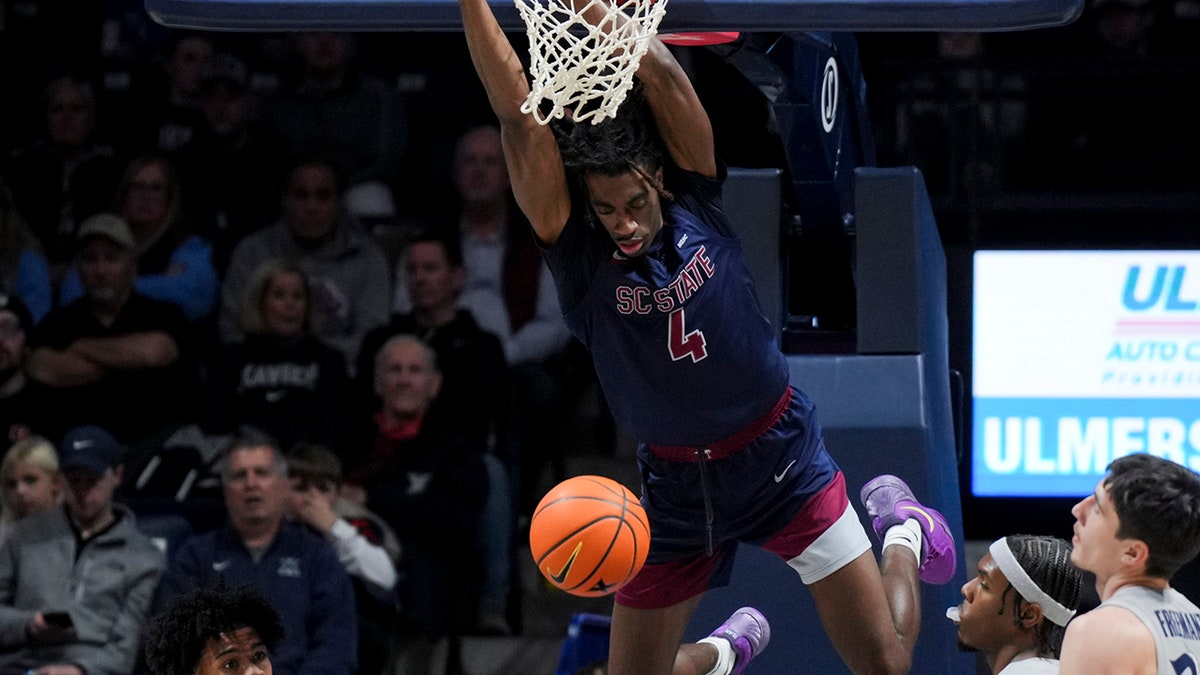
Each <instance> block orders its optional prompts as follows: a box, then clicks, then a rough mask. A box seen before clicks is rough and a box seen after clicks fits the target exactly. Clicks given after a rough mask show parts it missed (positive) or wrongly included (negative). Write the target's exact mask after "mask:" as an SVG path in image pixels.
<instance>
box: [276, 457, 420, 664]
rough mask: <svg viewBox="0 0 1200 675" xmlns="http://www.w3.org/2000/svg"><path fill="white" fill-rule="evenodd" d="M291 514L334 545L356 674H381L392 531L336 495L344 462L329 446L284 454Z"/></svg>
mask: <svg viewBox="0 0 1200 675" xmlns="http://www.w3.org/2000/svg"><path fill="white" fill-rule="evenodd" d="M287 465H288V478H289V479H290V480H291V485H292V500H291V506H290V509H289V513H290V515H291V517H292V519H293V520H295V521H296V522H301V523H305V524H307V525H308V526H309V527H311V528H313V529H314V530H316V531H317V532H318V533H320V534H321V536H323V537H325V540H326V541H328V542H329V543H331V544H333V547H334V549H336V550H337V554H338V559H339V560H341V561H342V565H343V566H344V567H345V568H346V572H347V573H348V574H349V575H350V580H351V582H352V583H353V584H354V599H355V606H356V607H357V610H358V672H359V673H362V674H363V675H368V674H370V675H379V674H380V673H383V671H384V668H385V666H386V665H387V663H388V660H389V655H390V652H391V637H392V633H393V630H394V624H395V616H396V592H395V591H396V580H397V575H396V562H397V561H398V560H399V559H400V542H399V540H397V539H396V535H395V533H393V532H392V528H391V527H389V526H388V524H387V523H385V522H384V521H383V519H381V518H380V517H379V516H377V515H375V514H374V513H371V512H370V511H368V510H367V509H366V508H365V507H364V506H362V505H361V504H359V503H357V502H354V501H351V500H349V499H346V498H345V497H340V496H338V492H339V489H340V488H341V484H342V461H341V460H340V459H339V458H338V456H337V455H335V454H334V453H333V451H332V450H330V449H329V448H327V447H324V446H322V445H316V444H311V443H301V444H299V445H297V446H295V447H293V448H292V449H291V450H290V451H288V454H287Z"/></svg>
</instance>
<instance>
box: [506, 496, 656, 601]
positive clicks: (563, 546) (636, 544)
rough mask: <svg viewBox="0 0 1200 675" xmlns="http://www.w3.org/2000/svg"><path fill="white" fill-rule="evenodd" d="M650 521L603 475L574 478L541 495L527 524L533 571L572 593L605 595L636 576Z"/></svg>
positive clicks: (643, 558) (632, 499) (645, 549)
mask: <svg viewBox="0 0 1200 675" xmlns="http://www.w3.org/2000/svg"><path fill="white" fill-rule="evenodd" d="M649 550H650V522H649V520H648V519H647V518H646V511H645V509H643V508H642V505H641V503H640V502H638V499H637V497H636V496H634V494H633V493H632V492H630V491H629V489H628V488H626V487H625V486H624V485H621V484H620V483H618V482H617V481H615V480H613V479H611V478H606V477H604V476H575V477H574V478H568V479H567V480H564V481H563V482H561V483H559V484H558V485H556V486H554V487H553V488H551V490H550V491H549V492H547V493H546V496H545V497H542V501H541V502H539V503H538V505H537V508H536V509H534V511H533V517H532V519H531V520H530V522H529V551H530V553H532V554H533V560H534V562H535V563H537V568H538V571H540V572H541V573H542V576H544V577H546V580H547V581H549V582H550V583H551V584H554V586H555V587H557V588H559V589H562V590H564V591H566V592H567V593H570V594H572V595H578V596H582V597H598V596H602V595H609V594H610V593H613V592H615V591H616V590H617V589H619V588H620V587H621V586H623V585H625V584H626V583H628V582H629V580H630V579H632V578H633V577H634V576H636V575H637V573H638V572H639V571H641V569H642V565H643V564H645V562H646V554H647V552H649Z"/></svg>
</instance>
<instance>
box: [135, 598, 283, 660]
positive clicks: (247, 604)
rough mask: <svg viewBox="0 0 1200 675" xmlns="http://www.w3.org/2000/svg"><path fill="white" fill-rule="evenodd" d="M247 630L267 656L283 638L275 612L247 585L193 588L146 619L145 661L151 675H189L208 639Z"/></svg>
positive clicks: (277, 614) (202, 653) (268, 602)
mask: <svg viewBox="0 0 1200 675" xmlns="http://www.w3.org/2000/svg"><path fill="white" fill-rule="evenodd" d="M240 628H253V629H254V632H255V633H257V634H258V637H259V639H260V640H262V642H263V645H264V646H265V647H266V648H267V654H268V655H269V654H270V653H271V652H272V651H274V649H275V646H276V645H277V644H279V641H280V640H281V639H283V624H282V622H281V621H280V618H279V613H278V612H276V611H275V608H274V607H272V606H271V601H270V600H268V599H267V597H266V596H265V595H263V594H262V592H261V591H258V590H257V589H254V588H251V587H248V586H223V585H222V586H216V587H196V588H193V589H192V590H190V591H188V592H186V593H184V594H183V595H180V596H179V597H178V598H176V599H175V600H174V601H173V602H172V603H171V604H170V605H169V606H168V607H167V609H165V610H164V611H163V612H162V613H161V614H159V615H158V616H156V617H154V618H153V619H152V620H151V621H149V622H148V626H147V630H146V636H145V640H144V644H145V645H146V647H145V649H146V663H147V665H149V666H150V670H151V672H153V673H154V674H155V675H194V674H195V672H196V670H197V668H198V667H199V665H200V659H201V658H202V657H203V656H204V649H205V647H206V646H207V645H208V641H209V640H211V639H213V638H215V637H218V636H220V635H221V634H223V633H230V632H232V631H236V630H238V629H240Z"/></svg>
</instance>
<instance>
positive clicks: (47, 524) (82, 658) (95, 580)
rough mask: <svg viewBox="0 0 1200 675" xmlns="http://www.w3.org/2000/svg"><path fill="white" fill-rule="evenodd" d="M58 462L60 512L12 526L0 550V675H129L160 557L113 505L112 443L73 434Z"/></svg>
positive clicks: (98, 432) (117, 465) (105, 436)
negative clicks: (18, 674)
mask: <svg viewBox="0 0 1200 675" xmlns="http://www.w3.org/2000/svg"><path fill="white" fill-rule="evenodd" d="M59 455H60V460H59V467H60V470H61V476H60V478H59V481H60V483H61V489H62V492H63V497H64V499H63V506H62V507H55V508H51V509H50V510H48V511H43V512H41V513H38V514H34V515H31V516H29V517H27V518H24V519H22V520H20V521H18V522H16V523H14V524H13V526H12V529H11V531H10V532H9V535H8V537H7V538H6V539H5V540H4V543H3V544H2V545H0V672H5V673H9V672H28V673H31V675H85V674H86V675H126V674H127V673H130V672H132V671H133V668H134V664H135V661H136V658H137V649H138V640H139V636H140V635H141V630H142V623H143V621H144V620H145V617H146V613H147V611H148V609H149V607H150V601H151V599H152V597H153V595H154V589H155V588H156V587H157V586H158V580H159V577H160V576H161V575H162V572H163V569H164V568H165V566H166V565H165V562H164V560H163V555H162V553H161V552H160V551H159V550H158V549H157V548H155V546H154V544H152V543H151V542H150V540H149V538H148V537H146V535H144V534H142V533H141V532H139V531H138V529H137V527H136V525H135V523H134V516H133V513H132V512H130V511H129V510H128V509H127V508H125V507H124V506H122V505H120V504H118V503H116V502H114V501H113V493H114V491H115V490H116V488H117V486H118V485H119V484H120V482H121V475H122V466H121V455H122V447H121V446H120V445H119V444H118V443H117V441H116V440H115V439H114V438H113V437H112V435H111V434H109V433H108V432H107V431H105V430H104V429H101V428H100V427H95V426H87V427H79V428H77V429H73V430H72V431H70V432H68V433H67V435H66V436H65V437H64V438H63V440H62V442H61V444H60V447H59Z"/></svg>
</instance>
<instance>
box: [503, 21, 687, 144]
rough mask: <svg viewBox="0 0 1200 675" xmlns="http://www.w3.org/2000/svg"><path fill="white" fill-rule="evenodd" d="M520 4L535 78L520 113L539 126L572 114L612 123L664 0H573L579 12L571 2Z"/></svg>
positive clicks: (628, 87)
mask: <svg viewBox="0 0 1200 675" xmlns="http://www.w3.org/2000/svg"><path fill="white" fill-rule="evenodd" d="M515 2H516V5H517V11H518V12H519V13H520V15H521V19H522V20H523V21H524V22H525V28H526V34H527V36H528V37H529V71H530V76H531V79H532V80H533V81H532V82H531V83H530V91H529V97H528V98H527V99H525V103H524V104H522V105H521V111H522V112H524V113H526V114H531V115H533V118H534V119H535V120H537V122H538V124H547V123H548V122H550V120H553V119H561V118H563V117H564V116H567V115H568V114H569V115H570V118H571V119H572V120H574V121H575V122H582V121H583V120H586V119H590V120H591V121H592V124H598V123H599V122H601V121H602V120H604V119H605V118H608V117H615V116H616V114H617V108H619V107H620V106H621V103H622V102H623V101H624V100H625V96H626V95H627V94H628V93H629V90H630V89H631V88H632V87H633V75H634V73H635V72H637V68H638V63H639V62H640V61H641V60H642V56H643V55H645V53H646V50H647V49H649V47H650V39H651V38H653V37H654V34H655V32H656V31H657V30H658V23H659V21H661V20H662V17H663V13H664V11H665V10H666V6H667V0H575V2H578V3H579V6H578V7H575V6H574V5H573V4H572V0H515ZM585 15H586V16H587V17H588V18H587V19H585V18H584V16H585ZM543 101H548V102H549V103H550V106H549V107H550V109H549V110H548V111H547V110H545V109H544V107H543V105H542V102H543Z"/></svg>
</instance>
